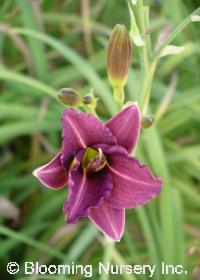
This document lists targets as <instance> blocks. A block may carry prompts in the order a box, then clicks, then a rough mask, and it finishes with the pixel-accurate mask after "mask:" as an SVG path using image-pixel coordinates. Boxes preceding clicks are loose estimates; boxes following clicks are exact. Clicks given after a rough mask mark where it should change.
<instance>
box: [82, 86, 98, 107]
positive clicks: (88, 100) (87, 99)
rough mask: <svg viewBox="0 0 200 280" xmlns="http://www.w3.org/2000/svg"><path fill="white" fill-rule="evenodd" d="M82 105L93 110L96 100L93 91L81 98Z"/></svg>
mask: <svg viewBox="0 0 200 280" xmlns="http://www.w3.org/2000/svg"><path fill="white" fill-rule="evenodd" d="M83 104H84V105H86V106H88V107H90V108H93V109H95V108H96V106H97V98H95V96H94V92H93V89H91V91H90V92H89V93H87V94H85V95H84V96H83Z"/></svg>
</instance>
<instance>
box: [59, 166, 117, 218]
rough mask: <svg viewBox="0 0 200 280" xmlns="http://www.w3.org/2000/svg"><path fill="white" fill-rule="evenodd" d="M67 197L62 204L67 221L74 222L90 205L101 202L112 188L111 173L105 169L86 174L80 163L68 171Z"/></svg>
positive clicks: (85, 214) (86, 213) (83, 214)
mask: <svg viewBox="0 0 200 280" xmlns="http://www.w3.org/2000/svg"><path fill="white" fill-rule="evenodd" d="M68 186H69V197H68V200H67V202H66V203H65V205H64V212H65V213H66V214H67V215H66V219H67V221H68V223H75V222H76V221H77V220H78V219H79V218H80V217H81V216H87V215H88V210H89V208H90V207H92V206H97V205H99V204H100V203H102V201H103V199H104V198H105V197H107V196H108V195H110V193H111V190H112V186H113V185H112V175H111V173H110V172H109V171H108V170H107V169H106V168H104V169H102V170H100V171H98V172H95V173H91V174H86V172H84V171H83V170H82V167H81V165H80V166H79V167H78V168H74V169H73V170H72V171H71V172H70V173H69V181H68Z"/></svg>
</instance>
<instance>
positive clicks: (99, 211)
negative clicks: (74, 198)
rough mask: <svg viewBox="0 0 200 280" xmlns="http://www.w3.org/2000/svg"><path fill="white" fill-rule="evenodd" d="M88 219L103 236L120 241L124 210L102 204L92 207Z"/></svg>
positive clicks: (122, 230)
mask: <svg viewBox="0 0 200 280" xmlns="http://www.w3.org/2000/svg"><path fill="white" fill-rule="evenodd" d="M88 217H89V218H90V220H91V221H92V222H93V223H94V224H96V226H97V227H98V228H99V229H100V230H101V231H102V232H103V233H104V234H106V235H108V236H109V237H110V238H112V239H114V240H115V241H120V239H121V237H122V235H123V232H124V223H125V210H124V209H116V208H112V207H110V206H109V205H108V204H106V203H103V204H101V205H100V206H98V207H92V208H91V209H90V210H89V215H88Z"/></svg>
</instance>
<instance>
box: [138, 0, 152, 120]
mask: <svg viewBox="0 0 200 280" xmlns="http://www.w3.org/2000/svg"><path fill="white" fill-rule="evenodd" d="M137 15H138V20H139V28H140V33H141V34H142V35H143V40H144V42H145V45H144V46H143V47H142V48H141V68H142V69H143V77H144V83H143V86H142V93H141V99H140V109H141V113H142V115H145V114H146V113H147V109H148V104H149V100H150V96H151V86H152V80H153V76H154V72H155V66H156V64H155V63H154V62H153V63H151V62H150V56H151V44H150V40H149V37H148V36H147V35H146V33H145V32H146V26H147V25H148V26H149V9H148V7H144V6H143V0H138V1H137Z"/></svg>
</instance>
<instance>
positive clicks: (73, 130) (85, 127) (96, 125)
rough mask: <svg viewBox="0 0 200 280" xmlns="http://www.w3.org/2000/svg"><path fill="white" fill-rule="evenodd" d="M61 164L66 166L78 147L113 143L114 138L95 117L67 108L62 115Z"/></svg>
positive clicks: (114, 141) (83, 147)
mask: <svg viewBox="0 0 200 280" xmlns="http://www.w3.org/2000/svg"><path fill="white" fill-rule="evenodd" d="M62 125H63V134H62V137H63V144H62V157H61V160H62V162H63V164H64V165H65V166H66V168H68V166H69V164H70V161H71V160H72V158H73V156H74V155H75V154H76V153H77V151H78V150H80V149H85V148H86V147H88V146H92V145H95V144H98V143H102V144H110V145H112V144H115V143H116V142H117V140H116V138H115V137H114V136H113V135H112V133H111V131H110V130H109V129H108V128H107V127H106V126H105V125H104V124H103V123H102V122H101V121H100V120H98V119H97V118H96V117H94V116H92V115H90V114H87V113H79V112H76V111H75V110H73V109H67V110H65V111H64V113H63V115H62Z"/></svg>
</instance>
